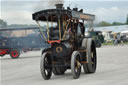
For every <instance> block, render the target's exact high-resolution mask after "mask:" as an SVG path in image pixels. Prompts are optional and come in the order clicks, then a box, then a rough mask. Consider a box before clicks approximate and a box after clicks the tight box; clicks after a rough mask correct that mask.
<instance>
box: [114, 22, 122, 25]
mask: <svg viewBox="0 0 128 85" xmlns="http://www.w3.org/2000/svg"><path fill="white" fill-rule="evenodd" d="M112 25H124V23H121V22H113V23H112Z"/></svg>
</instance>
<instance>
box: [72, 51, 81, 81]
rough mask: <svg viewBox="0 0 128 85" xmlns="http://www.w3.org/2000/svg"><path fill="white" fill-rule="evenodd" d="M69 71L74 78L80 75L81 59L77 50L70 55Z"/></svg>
mask: <svg viewBox="0 0 128 85" xmlns="http://www.w3.org/2000/svg"><path fill="white" fill-rule="evenodd" d="M71 71H72V75H73V78H74V79H77V78H79V77H80V73H81V59H80V53H79V52H78V51H74V52H73V53H72V56H71Z"/></svg>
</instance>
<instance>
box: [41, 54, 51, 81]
mask: <svg viewBox="0 0 128 85" xmlns="http://www.w3.org/2000/svg"><path fill="white" fill-rule="evenodd" d="M40 69H41V74H42V77H43V78H44V79H45V80H48V79H50V78H51V75H52V59H51V56H50V55H49V54H48V53H47V52H45V53H43V54H42V56H41V62H40Z"/></svg>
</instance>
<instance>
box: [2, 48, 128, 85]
mask: <svg viewBox="0 0 128 85" xmlns="http://www.w3.org/2000/svg"><path fill="white" fill-rule="evenodd" d="M40 55H41V52H29V53H26V54H22V55H21V56H20V58H19V59H11V58H10V57H9V56H8V55H7V56H5V57H3V58H0V61H1V64H0V65H1V71H0V72H1V74H0V75H1V84H2V85H128V46H106V47H102V48H98V49H97V56H98V66H97V71H96V73H94V74H84V72H83V71H82V73H81V76H80V78H79V79H75V80H74V79H73V78H72V74H71V71H70V70H69V71H67V72H66V74H65V75H60V76H55V75H53V76H52V77H51V79H50V80H47V81H46V80H43V78H42V76H41V74H40Z"/></svg>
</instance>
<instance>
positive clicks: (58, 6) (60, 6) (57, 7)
mask: <svg viewBox="0 0 128 85" xmlns="http://www.w3.org/2000/svg"><path fill="white" fill-rule="evenodd" d="M55 6H56V9H63V4H56V5H55Z"/></svg>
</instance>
